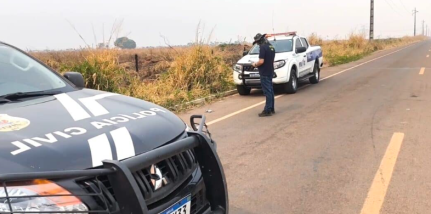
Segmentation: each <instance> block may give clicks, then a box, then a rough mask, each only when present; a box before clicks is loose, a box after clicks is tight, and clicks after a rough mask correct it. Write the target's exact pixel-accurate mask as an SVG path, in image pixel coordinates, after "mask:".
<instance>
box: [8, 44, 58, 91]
mask: <svg viewBox="0 0 431 214" xmlns="http://www.w3.org/2000/svg"><path fill="white" fill-rule="evenodd" d="M64 87H66V83H65V82H64V81H63V80H62V79H61V78H60V77H58V76H57V75H56V74H54V73H53V72H51V71H50V70H49V69H47V68H46V67H44V66H43V65H41V64H40V63H39V62H37V61H36V60H34V59H32V58H31V57H29V56H27V55H26V54H23V53H21V52H20V51H18V50H16V49H14V48H12V47H9V46H7V45H3V44H0V96H4V95H6V94H12V93H18V92H22V93H26V92H36V91H50V90H58V89H61V88H64Z"/></svg>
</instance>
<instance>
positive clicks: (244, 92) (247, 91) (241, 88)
mask: <svg viewBox="0 0 431 214" xmlns="http://www.w3.org/2000/svg"><path fill="white" fill-rule="evenodd" d="M236 90H237V91H238V94H239V95H242V96H245V95H249V94H250V92H251V88H247V87H245V86H243V85H237V86H236Z"/></svg>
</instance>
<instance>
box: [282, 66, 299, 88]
mask: <svg viewBox="0 0 431 214" xmlns="http://www.w3.org/2000/svg"><path fill="white" fill-rule="evenodd" d="M284 91H285V92H286V93H287V94H295V93H296V91H298V78H297V77H296V69H294V68H292V70H291V71H290V79H289V82H287V83H285V84H284Z"/></svg>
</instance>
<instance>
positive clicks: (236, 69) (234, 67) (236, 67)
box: [233, 64, 242, 73]
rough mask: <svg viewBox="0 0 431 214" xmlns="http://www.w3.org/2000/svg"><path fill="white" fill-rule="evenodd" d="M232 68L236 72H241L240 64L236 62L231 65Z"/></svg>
mask: <svg viewBox="0 0 431 214" xmlns="http://www.w3.org/2000/svg"><path fill="white" fill-rule="evenodd" d="M233 70H234V71H236V72H238V73H241V72H242V65H238V64H236V65H235V66H233Z"/></svg>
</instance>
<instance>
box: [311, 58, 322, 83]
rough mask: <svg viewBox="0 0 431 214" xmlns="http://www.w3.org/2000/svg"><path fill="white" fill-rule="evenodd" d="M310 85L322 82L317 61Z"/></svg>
mask: <svg viewBox="0 0 431 214" xmlns="http://www.w3.org/2000/svg"><path fill="white" fill-rule="evenodd" d="M308 80H310V83H311V84H317V83H319V81H320V68H319V63H318V62H317V61H316V63H314V68H313V76H312V77H310V79H308Z"/></svg>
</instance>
